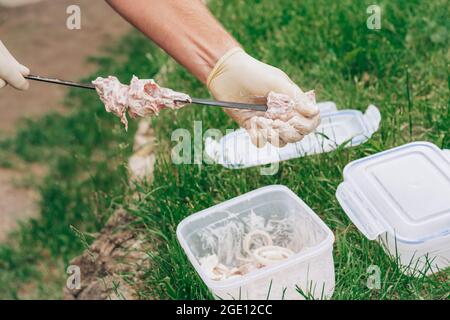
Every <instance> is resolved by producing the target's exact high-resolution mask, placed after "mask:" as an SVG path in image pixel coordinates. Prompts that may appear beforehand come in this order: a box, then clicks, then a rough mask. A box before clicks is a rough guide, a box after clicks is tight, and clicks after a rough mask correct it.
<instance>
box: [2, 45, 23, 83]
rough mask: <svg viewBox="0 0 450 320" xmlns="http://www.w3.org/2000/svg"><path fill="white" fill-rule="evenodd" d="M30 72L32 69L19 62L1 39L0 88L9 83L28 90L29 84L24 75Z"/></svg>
mask: <svg viewBox="0 0 450 320" xmlns="http://www.w3.org/2000/svg"><path fill="white" fill-rule="evenodd" d="M29 74H30V70H29V69H28V68H27V67H25V66H23V65H21V64H20V63H19V62H17V60H16V59H15V58H14V57H13V56H12V55H11V53H9V51H8V49H6V47H5V46H4V45H3V43H2V42H1V41H0V89H1V88H3V87H4V86H6V85H7V84H9V85H11V86H13V87H14V88H16V89H19V90H27V89H28V86H29V84H28V81H27V80H26V79H25V78H24V76H26V75H29Z"/></svg>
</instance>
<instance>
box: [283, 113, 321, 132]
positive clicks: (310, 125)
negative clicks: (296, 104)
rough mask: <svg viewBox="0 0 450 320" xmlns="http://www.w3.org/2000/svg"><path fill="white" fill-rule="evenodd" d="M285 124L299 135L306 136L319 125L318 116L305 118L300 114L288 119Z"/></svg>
mask: <svg viewBox="0 0 450 320" xmlns="http://www.w3.org/2000/svg"><path fill="white" fill-rule="evenodd" d="M287 123H288V124H289V125H290V126H292V127H293V128H294V129H295V130H297V131H298V132H299V133H300V134H302V135H307V134H309V133H311V132H312V131H313V130H314V129H316V128H317V126H318V125H319V123H320V116H319V115H316V116H315V117H313V118H306V117H304V116H302V115H301V114H297V115H295V116H293V117H292V118H291V119H289V120H288V122H287Z"/></svg>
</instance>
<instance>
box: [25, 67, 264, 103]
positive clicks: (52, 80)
mask: <svg viewBox="0 0 450 320" xmlns="http://www.w3.org/2000/svg"><path fill="white" fill-rule="evenodd" d="M25 78H26V79H29V80H34V81H40V82H46V83H53V84H58V85H62V86H69V87H75V88H82V89H91V90H95V86H94V85H93V84H84V83H78V82H73V81H66V80H60V79H55V78H46V77H41V76H36V75H31V74H30V75H28V76H25ZM191 100H192V103H195V104H199V105H206V106H215V107H222V108H232V109H245V110H254V111H266V110H267V106H266V105H265V104H251V103H238V102H226V101H215V100H208V99H200V98H191ZM181 102H186V101H181Z"/></svg>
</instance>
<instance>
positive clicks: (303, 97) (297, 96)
mask: <svg viewBox="0 0 450 320" xmlns="http://www.w3.org/2000/svg"><path fill="white" fill-rule="evenodd" d="M291 97H292V98H293V99H294V101H295V106H294V110H296V111H297V112H298V113H300V114H301V115H303V116H305V117H308V118H312V117H315V116H316V115H318V114H319V108H318V107H317V105H316V103H315V101H314V99H313V98H312V94H311V93H310V92H308V94H306V93H304V92H303V91H302V90H301V89H300V88H299V87H298V86H297V85H293V86H292V96H291Z"/></svg>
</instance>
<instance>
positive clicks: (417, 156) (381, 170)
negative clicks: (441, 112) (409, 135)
mask: <svg viewBox="0 0 450 320" xmlns="http://www.w3.org/2000/svg"><path fill="white" fill-rule="evenodd" d="M336 197H337V199H338V201H339V203H340V204H341V206H342V208H343V209H344V211H345V213H346V214H347V215H348V216H349V217H350V219H351V220H352V221H353V223H354V224H355V225H356V226H357V227H358V229H359V230H360V231H361V232H362V233H363V234H364V235H365V236H366V237H367V238H368V239H370V240H375V239H377V240H378V241H380V242H381V243H382V244H383V247H384V248H385V250H386V251H387V252H388V253H389V254H390V255H391V256H393V257H395V258H397V257H398V258H399V262H400V264H401V265H402V270H403V272H404V273H406V274H412V275H421V274H423V273H426V274H430V273H433V272H436V271H439V270H441V269H444V268H447V267H448V266H450V152H449V151H448V150H441V149H439V148H438V147H437V146H435V145H434V144H431V143H428V142H414V143H409V144H406V145H403V146H400V147H397V148H393V149H390V150H387V151H384V152H380V153H377V154H374V155H372V156H369V157H366V158H362V159H359V160H356V161H353V162H351V163H349V164H348V165H347V166H346V167H345V169H344V182H342V183H341V184H340V185H339V187H338V189H337V192H336Z"/></svg>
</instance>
